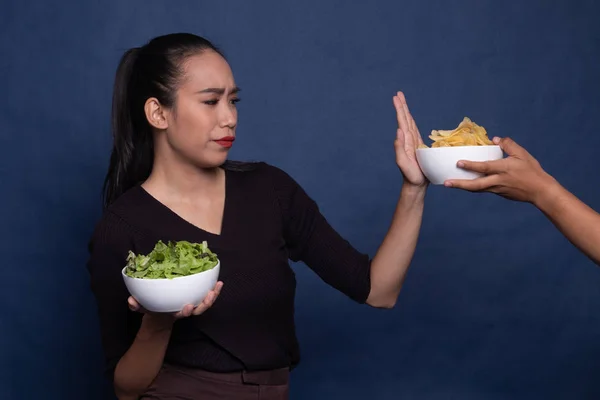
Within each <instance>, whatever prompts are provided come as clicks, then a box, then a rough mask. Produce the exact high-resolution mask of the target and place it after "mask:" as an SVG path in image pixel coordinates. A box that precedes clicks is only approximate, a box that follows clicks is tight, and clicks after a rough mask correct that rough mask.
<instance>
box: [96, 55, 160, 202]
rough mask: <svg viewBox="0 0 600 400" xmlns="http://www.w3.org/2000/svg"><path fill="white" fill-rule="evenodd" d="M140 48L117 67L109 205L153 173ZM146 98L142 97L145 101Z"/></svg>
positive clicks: (106, 196) (107, 180) (107, 192)
mask: <svg viewBox="0 0 600 400" xmlns="http://www.w3.org/2000/svg"><path fill="white" fill-rule="evenodd" d="M140 51H141V50H140V49H139V48H134V49H130V50H128V51H126V52H125V54H124V55H123V57H122V58H121V61H120V63H119V66H118V68H117V72H116V76H115V82H114V88H113V99H112V121H111V127H112V134H113V149H112V154H111V156H110V164H109V168H108V172H107V174H106V178H105V180H104V206H105V207H108V206H109V205H110V204H112V203H113V202H114V201H115V200H116V199H117V198H118V197H119V196H120V195H122V194H123V193H124V192H126V191H127V190H128V189H130V188H131V187H133V186H135V185H137V184H138V183H140V182H142V181H144V180H145V179H146V178H147V177H148V176H149V174H150V171H151V169H152V162H153V158H154V154H153V153H154V150H153V141H152V132H151V130H150V127H149V126H148V124H147V123H146V121H145V116H144V108H143V107H144V105H143V103H140V96H139V95H140V94H141V93H139V92H140V89H141V88H140V87H139V85H138V81H139V80H140V77H139V71H138V68H136V62H137V60H138V59H139V53H140ZM142 101H143V100H142Z"/></svg>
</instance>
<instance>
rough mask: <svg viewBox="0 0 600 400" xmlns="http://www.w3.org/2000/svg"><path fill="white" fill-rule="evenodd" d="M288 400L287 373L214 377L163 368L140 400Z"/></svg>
mask: <svg viewBox="0 0 600 400" xmlns="http://www.w3.org/2000/svg"><path fill="white" fill-rule="evenodd" d="M150 399H153V400H216V399H219V400H221V399H225V400H288V399H289V369H287V368H285V369H278V370H273V371H259V372H234V373H214V372H207V371H202V370H197V369H190V368H183V367H179V366H173V365H165V366H163V368H162V369H161V371H160V372H159V374H158V376H157V377H156V379H155V380H154V382H153V383H152V385H151V386H150V387H149V388H148V390H147V391H146V393H144V394H143V395H142V397H140V400H150Z"/></svg>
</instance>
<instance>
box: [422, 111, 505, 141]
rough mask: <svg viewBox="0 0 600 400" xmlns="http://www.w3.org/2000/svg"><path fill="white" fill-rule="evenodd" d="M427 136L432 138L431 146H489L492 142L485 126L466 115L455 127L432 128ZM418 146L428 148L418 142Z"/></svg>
mask: <svg viewBox="0 0 600 400" xmlns="http://www.w3.org/2000/svg"><path fill="white" fill-rule="evenodd" d="M429 138H430V139H431V140H433V144H432V145H431V147H454V146H489V145H493V144H494V143H493V142H492V141H491V140H490V139H489V138H488V135H487V132H486V130H485V128H484V127H482V126H479V125H477V124H476V123H475V122H473V121H471V120H470V119H469V118H467V117H465V118H464V119H463V120H462V122H461V123H460V124H459V125H458V127H457V128H456V129H454V130H451V131H441V130H433V131H431V135H429ZM419 148H429V146H427V145H426V144H420V145H419Z"/></svg>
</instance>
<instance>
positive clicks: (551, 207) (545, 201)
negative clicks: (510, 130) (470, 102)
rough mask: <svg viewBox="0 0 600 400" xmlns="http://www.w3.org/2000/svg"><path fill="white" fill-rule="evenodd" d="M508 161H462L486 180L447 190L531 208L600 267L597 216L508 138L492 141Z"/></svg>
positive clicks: (599, 221)
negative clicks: (494, 196) (484, 195)
mask: <svg viewBox="0 0 600 400" xmlns="http://www.w3.org/2000/svg"><path fill="white" fill-rule="evenodd" d="M493 142H494V143H495V144H497V145H499V146H500V147H501V148H502V149H503V150H504V152H505V153H506V154H508V157H506V158H504V159H502V160H496V161H487V162H474V161H468V160H461V161H459V162H458V166H459V167H460V168H464V169H467V170H471V171H477V172H481V173H483V174H485V176H483V177H481V178H478V179H474V180H449V181H447V182H446V183H445V185H446V186H448V187H454V188H458V189H463V190H468V191H471V192H484V191H485V192H491V193H496V194H498V195H500V196H502V197H504V198H507V199H509V200H516V201H525V202H528V203H531V204H533V205H534V206H535V207H537V208H538V209H539V210H540V211H542V212H543V213H544V215H546V217H548V219H549V220H550V221H551V222H552V223H553V224H554V225H555V226H556V227H557V228H558V230H559V231H560V232H561V233H562V234H563V235H565V237H566V238H567V239H568V240H569V241H570V242H571V243H572V244H573V245H574V246H575V247H577V248H578V249H579V250H580V251H581V252H582V253H584V254H585V255H586V256H587V257H588V258H589V259H590V260H592V261H593V262H594V263H595V264H596V265H600V214H598V213H597V212H596V211H594V210H593V209H592V208H590V207H589V206H588V205H586V204H585V203H583V202H582V201H581V200H579V199H578V198H577V197H576V196H575V195H573V194H572V193H571V192H569V191H568V190H567V189H565V188H564V187H563V186H562V185H561V184H560V183H558V182H557V181H556V179H554V178H553V177H552V176H551V175H549V174H548V173H547V172H546V171H544V169H543V168H542V166H541V165H540V163H539V162H538V161H537V160H536V159H535V158H534V157H533V156H532V155H531V154H529V152H528V151H527V150H525V149H524V148H523V147H521V146H519V145H518V144H517V143H516V142H515V141H513V140H512V139H511V138H502V139H501V138H498V137H495V138H493Z"/></svg>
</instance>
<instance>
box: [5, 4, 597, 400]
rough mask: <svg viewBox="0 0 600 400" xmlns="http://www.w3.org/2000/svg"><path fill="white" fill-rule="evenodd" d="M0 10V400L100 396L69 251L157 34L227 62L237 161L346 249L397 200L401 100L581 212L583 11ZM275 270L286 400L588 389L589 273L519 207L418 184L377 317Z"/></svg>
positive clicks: (371, 245) (593, 200)
mask: <svg viewBox="0 0 600 400" xmlns="http://www.w3.org/2000/svg"><path fill="white" fill-rule="evenodd" d="M1 5H2V7H1V10H2V11H0V22H1V23H0V32H1V35H0V44H1V56H0V68H1V73H2V74H1V75H2V88H3V93H2V96H1V97H0V99H1V100H0V101H1V107H0V135H1V145H2V147H1V148H2V152H3V154H2V157H0V160H1V161H0V174H1V175H0V181H1V185H0V188H1V189H0V190H1V196H0V205H1V207H0V250H1V254H2V255H3V262H2V277H1V278H0V282H1V288H0V289H1V290H0V300H1V301H2V311H1V312H0V351H1V354H0V362H1V365H0V398H2V399H4V400H13V399H33V398H35V399H42V398H43V399H49V400H50V399H86V400H95V399H105V398H108V397H107V396H108V393H109V392H108V391H106V387H105V384H104V382H103V380H102V377H101V369H102V356H101V348H100V341H99V335H98V326H97V321H96V314H95V308H94V302H93V298H92V296H91V293H90V290H89V286H88V276H87V271H86V270H85V262H86V259H87V249H86V245H87V241H88V238H89V235H90V233H91V230H92V228H93V225H94V224H95V222H96V221H97V219H98V217H99V215H100V190H101V183H102V179H103V177H104V173H105V169H106V166H107V161H108V155H109V150H110V133H109V110H110V101H111V99H110V97H111V89H112V80H113V76H114V71H115V68H116V64H117V62H118V59H119V57H120V55H121V54H122V52H123V51H124V50H125V49H127V48H129V47H132V46H137V45H140V44H142V43H143V42H145V41H147V40H148V39H150V38H151V37H153V36H156V35H159V34H164V33H170V32H178V31H189V32H194V33H198V34H201V35H205V36H206V37H208V38H209V39H211V40H213V41H214V42H215V43H216V44H217V45H219V46H221V47H222V48H223V50H224V51H225V53H226V55H227V56H228V58H229V60H230V62H231V65H232V67H233V70H234V74H235V76H236V79H237V82H238V84H239V85H240V86H241V87H242V89H243V91H242V98H243V101H242V102H241V103H240V105H239V110H240V111H239V112H240V124H239V129H238V137H239V140H238V141H237V142H236V147H235V149H234V150H233V151H232V156H233V158H237V159H245V160H264V161H267V162H269V163H273V164H275V165H277V166H279V167H281V168H283V169H285V170H286V171H288V172H289V173H290V174H292V175H293V176H294V177H295V178H296V179H297V180H298V181H299V182H300V183H301V184H302V185H303V186H304V187H305V188H306V190H307V191H308V192H309V194H310V195H311V196H313V197H314V198H315V199H316V200H317V201H318V203H319V204H320V206H321V207H322V210H323V212H324V213H325V215H326V216H327V217H328V219H329V220H330V222H331V223H332V224H333V225H334V226H335V227H336V228H337V229H338V230H339V231H340V232H341V233H342V234H343V235H344V236H345V237H346V238H347V239H348V240H350V241H351V242H352V243H353V244H355V245H356V247H357V248H359V249H360V250H361V251H365V252H368V253H370V254H374V252H375V251H376V249H377V246H378V245H379V243H380V241H381V239H382V238H383V236H384V234H385V232H386V230H387V228H388V223H389V221H390V218H391V215H392V212H393V209H394V206H395V202H396V199H397V195H398V193H399V188H400V185H401V175H400V173H399V171H398V170H397V167H396V166H395V162H394V154H393V146H392V142H393V139H394V135H395V128H396V122H395V114H394V109H393V106H392V96H393V94H394V93H395V91H396V90H403V91H405V93H406V95H407V98H408V100H409V105H410V107H411V110H412V112H413V114H414V116H415V118H416V120H417V122H418V124H419V126H420V129H421V131H422V133H423V135H424V136H426V135H427V134H428V132H429V131H430V130H431V129H451V128H453V127H455V126H456V125H457V124H458V123H459V122H460V121H461V120H462V118H463V117H464V116H468V117H470V118H472V119H473V120H474V121H476V122H477V123H480V124H482V125H483V126H485V127H486V128H487V129H488V131H489V133H490V135H502V136H505V135H510V136H512V137H514V138H515V139H516V140H517V141H518V142H520V143H521V144H523V145H524V146H526V147H527V149H528V150H530V151H531V152H532V153H533V154H534V155H535V156H536V157H537V158H538V159H539V160H540V162H541V163H542V165H543V166H544V167H545V168H546V169H547V170H548V171H549V172H550V173H551V174H553V175H554V176H555V177H556V178H557V179H559V181H560V182H562V183H563V184H564V185H565V186H566V187H567V188H568V189H570V190H572V191H573V192H574V193H575V194H577V195H578V196H579V197H580V198H581V199H582V200H584V201H585V202H587V203H588V204H590V205H591V206H592V207H594V208H596V209H600V196H599V195H600V186H599V184H598V182H599V181H598V177H597V171H598V166H599V162H598V154H599V153H598V151H599V150H598V149H599V148H600V136H599V135H598V127H599V126H600V116H599V114H598V109H599V106H600V96H599V94H598V93H599V89H600V74H599V73H598V64H599V63H600V52H599V51H600V28H599V25H598V22H597V20H598V16H599V15H600V4H599V3H598V2H594V1H592V0H589V1H585V0H578V1H567V0H563V1H552V2H550V1H546V0H538V1H534V0H529V1H521V0H512V1H502V2H500V1H492V0H461V1H458V0H457V1H452V2H449V1H442V0H437V1H434V0H429V1H424V0H405V1H402V2H399V1H379V2H366V1H365V2H350V1H341V0H339V1H327V2H325V1H316V0H313V1H308V0H304V1H302V2H291V1H221V2H216V1H176V2H162V1H148V0H146V1H117V0H105V1H85V2H81V1H74V0H68V1H62V2H58V3H56V2H46V1H41V0H39V1H33V0H29V1H17V0H13V1H11V0H3V1H2V4H1ZM294 269H295V270H296V271H297V276H298V279H299V288H298V308H297V322H298V334H299V338H300V341H301V346H302V356H303V361H302V364H301V365H300V367H299V368H298V369H297V370H296V371H295V372H294V374H293V382H292V398H293V399H349V400H350V399H363V398H366V397H367V396H368V398H372V399H426V400H429V399H435V400H438V399H440V400H442V399H444V400H445V399H462V400H467V399H542V398H543V399H566V398H568V399H575V398H577V399H584V398H585V399H592V398H598V396H600V380H599V379H598V376H599V375H600V361H599V360H600V312H599V311H598V310H599V309H600V290H599V289H600V269H598V268H597V267H595V266H594V265H593V264H592V263H591V262H590V261H589V260H588V259H586V258H585V257H584V256H583V255H581V254H580V253H579V252H578V251H576V250H575V249H574V247H573V246H572V245H571V244H570V243H569V242H568V241H567V240H566V239H565V238H564V237H562V236H561V235H560V234H559V233H558V232H557V231H556V230H555V229H554V227H553V226H552V225H551V224H550V223H549V222H548V221H547V220H546V219H545V217H544V216H543V215H542V214H541V213H540V212H539V211H537V210H536V209H534V208H533V207H531V206H530V205H527V204H520V203H513V202H508V201H505V200H503V199H501V198H498V197H495V196H493V195H475V194H470V193H464V192H458V191H453V190H450V189H445V188H443V187H437V186H436V187H431V189H430V191H429V194H428V197H427V200H426V211H425V217H424V225H423V230H422V235H421V239H420V242H419V246H418V249H417V252H416V255H415V258H414V263H413V265H412V267H411V269H410V272H409V274H408V277H407V280H406V284H405V286H404V289H403V291H402V293H401V296H400V299H399V302H398V305H397V307H396V308H395V309H393V310H391V311H379V310H374V309H369V308H367V307H361V306H358V305H356V304H354V303H352V302H351V301H350V300H348V299H346V298H345V297H343V296H342V295H340V294H339V293H337V292H335V291H334V290H333V289H331V288H329V287H327V286H326V285H324V284H323V283H322V282H321V281H320V280H318V278H317V277H316V276H315V275H314V274H313V273H312V272H310V271H309V270H308V269H307V268H306V267H305V266H304V265H302V264H298V265H295V266H294ZM103 390H104V392H103Z"/></svg>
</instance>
